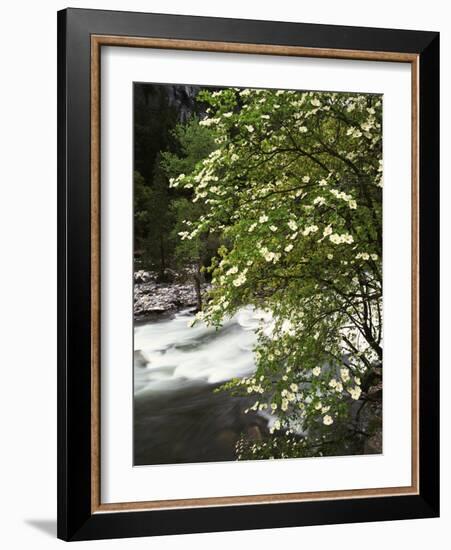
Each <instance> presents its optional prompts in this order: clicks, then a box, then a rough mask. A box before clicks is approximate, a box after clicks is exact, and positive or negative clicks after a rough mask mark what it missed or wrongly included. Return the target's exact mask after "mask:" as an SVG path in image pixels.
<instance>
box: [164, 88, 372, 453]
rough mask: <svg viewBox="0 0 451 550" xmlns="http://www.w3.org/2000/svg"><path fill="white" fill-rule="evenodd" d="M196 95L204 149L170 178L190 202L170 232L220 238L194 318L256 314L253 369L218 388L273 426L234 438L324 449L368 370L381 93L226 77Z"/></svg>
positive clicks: (280, 447) (362, 392)
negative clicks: (207, 146) (267, 434)
mask: <svg viewBox="0 0 451 550" xmlns="http://www.w3.org/2000/svg"><path fill="white" fill-rule="evenodd" d="M198 97H199V99H200V100H201V101H203V102H205V103H206V104H208V106H209V107H208V110H207V116H206V117H205V118H204V119H203V120H201V121H200V122H199V123H198V125H200V128H202V129H209V131H210V135H211V136H212V138H213V139H214V149H213V150H212V151H209V152H208V154H207V155H205V156H204V158H202V159H196V162H195V163H193V164H191V165H190V166H188V167H186V166H184V167H183V168H181V169H180V171H179V173H178V174H177V175H175V172H177V170H175V171H173V174H174V175H173V176H172V177H171V180H170V186H171V187H172V188H173V189H184V190H189V193H190V201H191V202H192V204H193V205H195V204H199V205H201V208H200V209H199V210H197V211H195V212H194V213H195V215H189V216H188V217H185V219H184V222H183V228H181V229H180V231H177V233H178V234H179V235H178V236H179V238H180V240H181V242H186V243H189V242H192V241H196V240H198V239H199V238H205V237H206V236H208V238H209V239H211V238H212V237H214V238H215V239H216V240H217V242H218V243H221V245H220V246H219V247H218V248H217V252H216V254H215V255H214V257H213V259H212V260H211V264H210V266H209V270H210V272H211V276H212V290H211V292H210V294H209V299H208V302H207V303H206V304H205V305H204V307H203V310H202V311H201V312H199V313H198V314H197V319H198V320H199V321H200V320H202V321H204V322H206V323H209V324H212V325H216V326H219V325H221V323H222V322H223V321H224V319H225V318H226V317H228V316H231V315H233V314H234V313H236V312H237V311H238V310H239V309H240V308H242V307H243V306H248V305H251V306H253V307H255V309H256V310H257V311H258V312H259V315H261V318H262V323H261V327H260V329H259V330H258V333H257V336H258V344H257V347H256V349H255V360H256V372H255V374H254V375H253V376H252V377H251V378H247V379H239V380H238V379H237V380H232V381H231V382H230V383H228V384H227V385H226V386H225V387H226V388H227V389H228V390H229V391H232V392H237V393H245V394H246V395H248V396H252V397H254V398H255V400H254V402H253V405H252V406H251V407H250V408H251V409H253V410H260V411H270V412H272V418H273V421H272V426H271V432H272V436H271V438H269V439H264V440H262V441H254V442H249V441H246V440H245V439H241V441H240V442H239V444H238V447H237V451H238V457H239V458H248V457H262V458H263V457H266V458H271V457H272V458H277V457H282V456H307V455H312V454H317V455H321V454H333V453H334V450H335V446H334V442H335V441H336V438H337V434H339V436H340V438H341V440H342V441H343V440H346V438H347V437H348V436H349V438H350V439H349V441H353V439H352V438H354V439H355V436H356V432H357V428H356V427H355V426H350V425H349V422H348V420H349V417H350V410H351V408H352V407H355V405H356V403H357V402H358V403H359V412H360V409H361V408H362V407H364V406H365V405H366V404H367V403H368V402H370V401H371V398H370V397H369V396H368V390H369V388H370V386H371V385H373V384H374V379H375V377H376V378H377V377H380V376H381V366H382V263H381V260H382V129H381V125H382V99H381V96H378V95H370V94H352V93H329V92H297V91H291V90H289V91H284V90H279V91H275V90H258V89H231V88H229V89H224V90H220V91H215V92H209V91H202V92H200V94H199V96H198ZM192 212H193V211H192ZM300 433H301V434H304V435H307V434H308V437H299V434H300ZM291 435H293V437H290V436H291ZM295 435H296V437H295ZM357 435H358V436H359V437H368V436H370V435H371V427H369V428H368V433H359V434H357ZM282 436H283V437H282ZM350 444H351V443H350Z"/></svg>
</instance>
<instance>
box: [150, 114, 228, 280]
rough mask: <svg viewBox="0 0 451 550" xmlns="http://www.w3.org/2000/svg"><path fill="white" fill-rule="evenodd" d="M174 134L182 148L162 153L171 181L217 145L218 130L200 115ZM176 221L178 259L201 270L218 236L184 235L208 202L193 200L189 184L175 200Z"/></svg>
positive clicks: (192, 168) (191, 168)
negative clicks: (213, 128) (183, 236)
mask: <svg viewBox="0 0 451 550" xmlns="http://www.w3.org/2000/svg"><path fill="white" fill-rule="evenodd" d="M172 137H173V139H174V142H175V144H176V146H175V148H176V150H177V151H178V152H176V153H175V152H172V151H165V152H163V153H162V155H161V157H162V160H161V167H162V169H163V170H164V173H165V174H166V176H167V177H168V178H170V181H173V180H174V178H175V176H179V175H180V174H183V173H187V174H189V173H191V172H192V171H194V170H195V169H196V166H197V165H198V163H199V162H201V161H202V160H203V159H204V158H205V157H206V156H208V155H209V153H210V152H211V151H212V150H213V149H214V146H215V144H214V131H213V130H211V129H209V128H206V127H204V126H201V125H200V124H199V119H198V117H197V116H193V117H191V119H190V120H188V121H187V122H186V123H184V124H179V125H177V126H176V128H175V130H174V131H173V134H172ZM171 207H172V212H173V215H174V224H173V227H172V233H171V235H172V237H173V238H174V239H175V240H176V241H177V245H176V248H175V251H174V260H175V262H176V264H177V265H182V266H183V265H186V264H195V265H196V266H197V268H198V270H200V269H202V267H203V266H204V265H206V264H208V263H209V262H210V260H211V258H212V256H214V254H215V253H216V249H217V246H218V243H217V239H215V238H214V237H213V238H212V237H211V236H210V234H205V233H204V234H202V235H198V236H197V237H195V238H194V237H193V238H192V239H190V240H187V239H183V240H182V239H180V234H182V235H183V234H184V230H185V229H186V227H187V226H190V225H192V224H194V223H195V222H196V221H197V220H199V219H202V218H203V215H204V212H205V205H204V204H203V203H201V202H194V201H193V191H192V189H190V188H189V187H185V189H184V190H183V191H179V196H178V197H176V198H174V200H173V202H172V205H171Z"/></svg>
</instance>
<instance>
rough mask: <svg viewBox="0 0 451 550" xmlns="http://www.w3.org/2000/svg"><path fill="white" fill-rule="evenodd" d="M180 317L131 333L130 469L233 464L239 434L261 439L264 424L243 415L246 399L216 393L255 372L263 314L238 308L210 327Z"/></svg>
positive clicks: (265, 418)
mask: <svg viewBox="0 0 451 550" xmlns="http://www.w3.org/2000/svg"><path fill="white" fill-rule="evenodd" d="M193 317H194V315H193V313H192V312H191V311H190V310H184V311H181V312H179V313H177V314H175V316H174V317H173V318H171V319H165V320H160V321H151V322H144V323H136V324H135V329H134V464H135V465H147V464H176V463H188V462H211V461H224V460H235V459H236V455H235V444H236V442H237V440H238V438H239V436H240V434H241V433H245V434H246V436H247V437H248V438H251V439H252V438H254V439H257V440H258V439H260V438H261V437H262V436H264V435H265V434H266V433H267V430H268V423H269V422H270V421H271V419H270V418H269V417H268V416H265V415H264V414H263V413H254V412H253V411H249V412H248V413H247V414H245V413H244V410H245V409H247V408H248V407H249V405H251V404H252V403H253V399H252V398H247V397H233V396H231V395H230V394H229V393H228V392H227V391H219V392H217V391H215V390H216V389H217V388H218V387H219V386H221V384H223V383H224V382H226V381H228V380H230V379H232V378H241V377H247V376H250V375H252V374H253V373H254V371H255V363H254V358H253V353H252V350H253V348H254V346H255V343H256V335H255V330H256V329H257V327H258V326H259V323H260V322H261V319H262V316H261V314H259V313H258V312H256V311H255V310H253V309H252V308H250V307H249V308H243V309H242V310H240V311H239V312H238V313H237V314H236V315H235V316H234V317H233V318H231V319H229V320H228V321H226V322H225V323H224V325H223V326H222V327H221V328H219V329H215V328H212V327H206V326H205V325H204V324H203V323H197V324H196V325H195V326H194V327H191V328H190V327H189V326H188V324H189V322H190V321H191V320H192V319H193Z"/></svg>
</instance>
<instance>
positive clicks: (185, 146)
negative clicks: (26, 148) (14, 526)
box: [58, 9, 439, 540]
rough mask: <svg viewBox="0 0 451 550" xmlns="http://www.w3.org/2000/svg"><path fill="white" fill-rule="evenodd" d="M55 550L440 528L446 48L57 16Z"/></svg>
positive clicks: (344, 32) (260, 26)
mask: <svg viewBox="0 0 451 550" xmlns="http://www.w3.org/2000/svg"><path fill="white" fill-rule="evenodd" d="M58 72H59V74H58V89H59V102H58V122H59V124H58V126H59V128H58V132H59V133H58V147H59V150H58V186H59V187H58V192H59V199H58V200H59V219H58V224H59V230H58V235H59V257H58V262H59V287H58V290H59V336H58V342H59V367H58V400H59V405H58V437H59V442H58V468H59V470H58V481H59V488H58V536H59V537H60V538H62V539H64V540H86V539H99V538H114V537H133V536H149V535H163V534H171V533H174V534H175V533H194V532H206V531H228V530H239V529H258V528H272V527H285V526H287V527H288V526H301V525H313V524H330V523H347V522H362V521H378V520H389V519H408V518H426V517H436V516H437V515H438V514H439V420H438V411H439V391H438V389H439V351H438V350H439V346H438V338H439V330H438V322H439V321H438V313H439V285H438V262H439V258H438V249H439V247H438V243H439V240H438V239H439V235H438V228H439V222H438V215H439V210H438V200H439V181H438V179H439V167H438V165H439V158H438V157H439V147H438V143H439V97H438V96H439V35H438V33H434V32H423V31H408V30H388V29H375V28H357V27H338V26H327V25H313V24H301V23H296V24H295V23H281V22H277V23H276V22H269V21H250V20H238V19H217V18H206V17H191V16H172V15H156V14H146V13H131V12H110V11H98V10H80V9H67V10H64V11H61V12H59V13H58Z"/></svg>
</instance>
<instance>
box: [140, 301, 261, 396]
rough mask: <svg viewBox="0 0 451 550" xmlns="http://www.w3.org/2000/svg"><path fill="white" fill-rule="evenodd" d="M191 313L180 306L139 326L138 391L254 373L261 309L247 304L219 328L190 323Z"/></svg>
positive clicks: (209, 381)
mask: <svg viewBox="0 0 451 550" xmlns="http://www.w3.org/2000/svg"><path fill="white" fill-rule="evenodd" d="M193 318H194V316H193V315H192V314H191V313H189V311H182V312H180V313H177V314H176V315H175V317H174V318H172V319H168V320H164V321H160V322H153V323H147V324H144V325H141V326H140V325H138V326H136V327H135V339H134V350H135V384H134V387H135V394H138V393H141V392H143V391H149V390H150V391H152V390H153V391H158V390H169V391H170V390H173V389H177V388H182V387H183V386H189V385H192V384H218V383H220V382H225V381H227V380H230V379H231V378H236V377H243V376H249V375H251V374H252V373H253V372H254V370H255V363H254V358H253V353H252V350H253V348H254V346H255V343H256V335H255V330H256V329H257V328H258V326H259V324H260V323H261V321H262V314H261V312H258V311H256V310H254V309H253V308H251V307H246V308H243V309H241V310H240V311H239V312H238V313H237V314H236V315H235V316H234V317H232V318H231V319H229V320H227V321H226V322H225V323H224V324H223V326H222V327H220V328H219V329H215V328H212V327H207V326H206V325H205V324H204V323H202V322H197V323H196V325H195V326H194V327H189V326H188V323H189V321H191V320H192V319H193Z"/></svg>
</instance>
